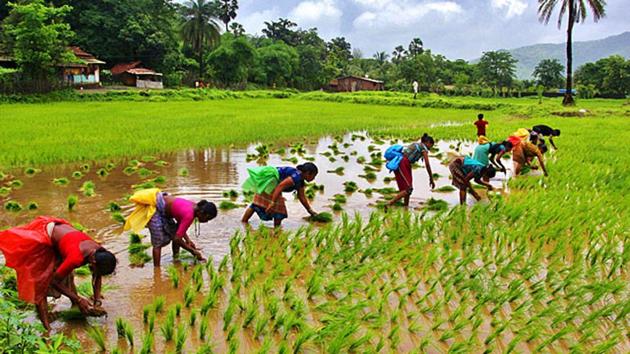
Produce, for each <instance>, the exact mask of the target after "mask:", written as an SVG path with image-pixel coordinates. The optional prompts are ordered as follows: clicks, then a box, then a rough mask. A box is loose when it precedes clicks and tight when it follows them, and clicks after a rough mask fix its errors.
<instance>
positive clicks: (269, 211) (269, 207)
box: [265, 203, 273, 214]
mask: <svg viewBox="0 0 630 354" xmlns="http://www.w3.org/2000/svg"><path fill="white" fill-rule="evenodd" d="M271 210H273V203H271V204H269V206H268V207H267V208H266V209H265V213H267V214H270V213H271Z"/></svg>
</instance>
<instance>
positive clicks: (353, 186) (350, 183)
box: [343, 181, 359, 193]
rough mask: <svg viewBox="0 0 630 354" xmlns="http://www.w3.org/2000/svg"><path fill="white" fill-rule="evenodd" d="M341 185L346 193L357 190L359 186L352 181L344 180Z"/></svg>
mask: <svg viewBox="0 0 630 354" xmlns="http://www.w3.org/2000/svg"><path fill="white" fill-rule="evenodd" d="M343 186H344V191H345V192H346V193H354V192H356V191H357V190H359V186H358V185H357V183H356V182H354V181H346V182H344V183H343Z"/></svg>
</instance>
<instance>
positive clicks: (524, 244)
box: [0, 93, 630, 353]
mask: <svg viewBox="0 0 630 354" xmlns="http://www.w3.org/2000/svg"><path fill="white" fill-rule="evenodd" d="M579 110H583V111H581V112H580V111H579ZM480 112H483V113H484V114H485V115H486V119H487V120H488V121H489V122H490V125H489V127H488V132H489V134H488V135H489V137H490V138H491V139H492V140H494V141H498V140H502V139H504V138H505V137H507V136H508V135H509V133H511V132H512V131H514V130H516V129H518V128H521V127H531V126H533V125H536V124H548V125H550V126H552V127H554V128H559V129H561V130H562V134H561V136H560V137H559V138H557V139H554V140H555V142H556V144H557V145H558V147H559V149H558V150H557V151H552V152H551V153H549V154H547V156H546V158H547V159H546V162H547V167H548V170H549V177H542V176H540V175H539V174H536V173H532V174H529V175H526V176H520V177H513V176H511V174H510V173H508V174H507V175H503V174H499V175H497V177H496V178H495V179H493V180H492V181H491V183H492V184H493V185H494V186H495V187H496V189H497V190H498V192H497V193H490V194H483V196H484V200H483V201H482V202H479V203H472V197H470V196H469V201H470V203H468V205H466V206H457V205H456V202H457V195H456V192H453V191H451V190H449V188H447V187H448V186H449V185H450V181H449V178H448V169H447V168H446V167H445V166H444V165H443V164H442V162H443V160H444V159H445V157H446V156H447V154H449V153H458V154H466V153H469V152H470V151H471V149H472V147H473V146H474V145H473V141H474V138H475V133H476V131H475V129H474V126H473V125H472V122H473V121H474V119H475V117H476V115H477V113H480ZM0 123H1V124H2V125H3V129H1V130H0V150H1V151H2V155H0V172H2V173H1V174H0V179H1V180H2V182H0V183H1V184H2V187H1V188H2V189H0V201H1V202H2V207H3V209H2V211H0V215H1V217H0V228H5V227H10V226H12V225H15V224H20V223H24V222H28V221H29V220H30V219H32V218H33V217H34V216H35V215H38V214H42V213H54V214H55V215H59V216H62V217H64V218H67V219H70V220H71V221H73V222H77V223H79V224H81V225H82V226H83V227H85V228H87V230H88V232H89V233H90V234H91V235H93V236H94V237H95V238H97V239H98V240H100V241H102V242H103V243H104V245H105V246H106V247H108V248H110V249H112V250H113V251H114V252H115V253H116V254H117V255H118V258H119V261H120V264H119V266H118V269H117V272H116V274H115V275H113V276H112V277H110V278H109V279H105V284H108V287H106V292H105V301H104V308H105V310H107V311H108V313H109V316H108V317H101V318H88V319H82V318H79V319H77V318H76V315H75V316H72V310H69V304H68V303H66V302H64V301H58V302H57V303H55V309H56V310H57V311H58V313H59V315H60V319H58V320H57V321H55V323H54V324H53V333H61V334H64V335H65V336H67V337H72V338H76V339H77V340H78V341H79V342H80V343H81V345H82V346H81V348H82V350H83V351H85V352H117V353H127V352H138V353H150V352H153V353H164V352H176V353H182V352H185V353H196V352H199V353H210V352H234V353H251V352H261V353H267V352H270V353H275V352H282V353H288V352H294V353H300V352H302V353H319V352H325V353H347V352H369V353H390V352H414V353H484V352H487V353H504V352H515V353H516V352H518V353H530V352H550V353H555V352H573V353H627V352H629V351H630V287H629V286H628V284H629V281H630V275H629V274H628V272H629V270H630V269H629V262H630V240H629V238H630V221H629V220H630V199H629V198H628V195H630V170H629V169H628V166H629V165H630V148H629V147H628V143H627V142H628V141H630V129H629V128H630V104H629V103H628V101H624V100H580V101H579V102H578V106H577V107H573V108H566V109H565V108H562V107H561V105H560V100H555V99H554V100H551V99H545V100H544V101H543V102H542V104H539V103H538V100H537V99H526V98H523V99H516V98H514V99H480V98H441V97H423V98H422V99H420V100H418V102H416V103H414V102H413V100H411V99H410V98H409V97H407V96H404V95H400V94H391V93H381V94H364V93H361V94H348V95H328V94H324V93H313V94H295V95H289V97H284V98H268V97H263V98H243V97H241V98H228V99H213V100H192V99H189V100H187V99H181V100H173V101H166V102H149V101H148V100H134V101H130V100H119V101H117V100H113V101H110V102H102V101H96V100H94V101H87V102H84V101H81V102H79V101H70V102H57V103H34V104H2V105H0ZM424 132H428V133H429V134H430V135H432V136H433V137H435V138H436V139H437V140H438V144H436V145H437V146H436V147H437V150H436V151H434V152H432V155H431V156H432V157H431V159H430V163H431V165H432V167H433V169H434V172H436V173H437V174H438V176H436V178H437V179H436V182H437V184H438V189H441V190H435V191H430V190H429V187H428V179H427V176H426V172H425V171H424V169H423V168H422V167H420V168H417V169H414V178H415V191H414V196H413V198H412V203H411V204H412V208H410V210H408V211H407V210H402V209H393V210H390V211H389V212H387V213H383V212H382V211H381V210H380V208H379V205H380V204H381V203H382V201H383V200H386V199H387V198H389V197H391V194H392V193H393V191H392V190H391V189H392V187H395V182H391V178H392V177H393V175H391V174H388V173H387V171H385V168H384V167H383V166H382V159H381V157H380V154H381V153H382V152H383V151H384V149H385V148H387V147H388V146H389V145H390V144H391V143H394V142H406V141H410V140H412V139H418V138H419V137H420V136H421V135H422V133H424ZM311 160H312V161H314V162H316V163H317V164H318V166H319V167H320V175H319V176H318V177H317V178H316V179H315V185H313V186H310V187H309V190H310V191H309V197H310V198H311V202H312V203H313V205H314V208H315V209H316V210H317V211H320V212H330V213H331V215H332V216H333V221H332V222H330V223H312V222H309V221H306V220H304V219H303V217H304V216H305V215H306V213H305V212H304V211H303V209H300V207H299V204H298V202H297V201H293V200H292V199H293V198H291V197H289V198H288V199H289V203H288V208H289V214H290V216H289V220H288V222H287V223H286V225H285V227H284V228H283V230H282V231H278V232H274V231H273V230H272V229H270V228H268V227H266V226H265V225H264V224H260V223H255V224H254V225H253V227H252V228H245V227H242V226H240V225H238V224H239V218H240V215H241V214H242V212H243V208H244V206H245V205H246V204H247V202H248V196H246V195H242V193H241V190H240V188H239V186H240V184H241V183H242V181H243V180H244V178H246V176H245V173H246V168H247V167H250V166H255V165H257V164H265V163H269V164H272V165H280V164H294V163H296V162H303V161H311ZM379 162H380V164H379ZM504 163H507V164H506V166H511V163H509V162H508V160H506V162H504ZM149 186H159V187H161V188H163V189H164V190H166V191H169V192H171V193H173V194H175V195H179V196H184V197H187V198H190V199H201V198H206V199H209V200H212V201H214V202H216V203H217V204H218V205H221V206H222V211H221V212H220V215H219V217H218V218H217V220H216V221H212V222H210V223H208V224H203V225H201V233H200V235H201V236H199V239H197V240H196V242H197V243H198V244H199V245H200V246H201V248H202V249H203V251H204V254H206V255H209V256H210V257H209V258H210V259H209V261H208V262H207V263H205V264H195V263H194V262H193V260H192V259H191V258H189V257H186V256H182V257H180V259H179V260H173V259H172V258H169V256H168V255H167V256H165V257H164V259H163V261H162V264H163V266H162V268H161V269H156V270H154V269H152V267H151V265H150V263H146V262H147V261H149V260H150V258H147V257H148V255H147V253H146V248H147V247H148V243H147V242H148V240H147V238H146V237H145V236H146V234H145V235H144V236H143V235H129V234H121V233H120V225H121V224H120V223H121V221H122V220H124V217H125V216H126V215H127V214H128V213H129V212H130V205H129V203H128V202H126V197H127V196H128V195H129V194H130V193H132V192H133V190H134V189H138V188H144V187H149ZM438 204H439V206H436V205H438ZM166 253H170V251H167V252H166ZM145 263H146V265H144V264H145ZM142 265H144V266H142ZM2 274H3V277H4V281H3V286H4V288H7V287H10V284H12V282H11V280H10V279H11V272H9V271H7V270H6V269H4V270H3V272H2ZM78 278H79V279H78V281H77V282H78V283H80V284H87V285H88V286H84V285H80V286H79V288H80V291H82V292H83V293H84V294H85V293H86V292H89V278H85V277H82V276H79V277H78ZM81 288H84V289H81ZM0 301H8V300H5V299H0ZM21 311H23V312H25V313H27V314H29V315H28V318H29V319H27V320H31V321H32V320H34V316H33V315H32V312H31V311H30V309H29V308H28V307H26V308H24V309H23V310H21ZM0 328H1V327H0ZM3 336H6V334H2V333H0V338H2V337H3Z"/></svg>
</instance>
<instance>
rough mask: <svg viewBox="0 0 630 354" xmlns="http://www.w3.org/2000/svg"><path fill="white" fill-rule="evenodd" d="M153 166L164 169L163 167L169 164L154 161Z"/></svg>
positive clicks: (162, 161)
mask: <svg viewBox="0 0 630 354" xmlns="http://www.w3.org/2000/svg"><path fill="white" fill-rule="evenodd" d="M153 164H154V165H155V166H158V167H165V166H168V165H169V163H168V162H166V161H164V160H160V161H155V163H153Z"/></svg>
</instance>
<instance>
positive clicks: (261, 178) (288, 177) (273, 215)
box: [241, 162, 318, 227]
mask: <svg viewBox="0 0 630 354" xmlns="http://www.w3.org/2000/svg"><path fill="white" fill-rule="evenodd" d="M247 171H248V173H249V178H248V179H247V181H245V183H244V184H243V190H244V191H249V192H254V193H255V194H254V200H253V202H252V204H251V205H250V206H249V208H247V210H245V214H244V215H243V218H242V220H241V221H242V222H243V223H249V219H251V217H252V216H253V215H254V212H255V213H256V214H258V217H259V218H260V219H261V220H264V221H270V220H273V224H274V226H275V227H279V226H280V225H281V224H282V220H284V219H286V218H287V217H288V215H289V214H288V212H287V207H286V205H285V199H284V197H282V193H284V192H287V193H290V192H294V191H297V197H298V199H299V200H300V203H302V206H304V209H306V211H307V212H308V213H309V214H311V215H312V216H315V215H317V213H316V212H314V211H313V209H311V205H310V204H309V202H308V199H307V198H306V194H305V191H304V182H305V181H306V182H311V181H312V180H314V179H315V177H316V176H317V173H318V169H317V166H315V164H314V163H312V162H307V163H304V164H302V165H298V166H297V167H273V166H262V167H256V168H250V169H248V170H247Z"/></svg>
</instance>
